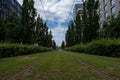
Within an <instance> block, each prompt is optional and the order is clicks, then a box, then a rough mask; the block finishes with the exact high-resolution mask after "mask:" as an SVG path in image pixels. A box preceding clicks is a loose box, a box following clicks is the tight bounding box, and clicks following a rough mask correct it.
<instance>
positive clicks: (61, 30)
mask: <svg viewBox="0 0 120 80" xmlns="http://www.w3.org/2000/svg"><path fill="white" fill-rule="evenodd" d="M66 30H67V27H63V26H61V25H59V26H57V27H55V28H53V29H51V31H52V35H53V40H55V41H56V42H57V45H58V46H60V45H61V43H62V41H63V40H65V33H66Z"/></svg>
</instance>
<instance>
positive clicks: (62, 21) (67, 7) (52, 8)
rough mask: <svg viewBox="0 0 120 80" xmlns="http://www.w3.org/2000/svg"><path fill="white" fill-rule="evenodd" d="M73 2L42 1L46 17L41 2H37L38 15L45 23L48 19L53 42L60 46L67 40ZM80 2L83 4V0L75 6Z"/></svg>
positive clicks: (60, 0)
mask: <svg viewBox="0 0 120 80" xmlns="http://www.w3.org/2000/svg"><path fill="white" fill-rule="evenodd" d="M22 1H23V0H18V2H19V3H20V4H22ZM73 1H74V0H42V3H43V5H44V9H45V13H46V16H45V14H44V11H43V8H42V6H41V3H40V0H35V8H36V9H37V13H38V14H40V16H41V17H42V18H43V20H44V21H46V20H47V19H48V21H47V25H48V27H49V29H50V30H51V31H52V35H53V40H55V41H56V44H57V45H58V46H60V45H61V42H62V41H63V40H65V33H66V30H67V28H68V21H69V20H71V19H72V17H73V16H72V15H70V14H71V12H73V11H71V7H72V5H73ZM78 2H79V3H81V0H75V4H76V3H78ZM46 17H47V19H46Z"/></svg>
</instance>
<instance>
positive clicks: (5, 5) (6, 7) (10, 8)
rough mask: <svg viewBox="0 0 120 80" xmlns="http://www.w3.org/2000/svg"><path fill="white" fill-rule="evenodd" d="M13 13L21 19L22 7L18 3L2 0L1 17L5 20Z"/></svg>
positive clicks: (0, 6)
mask: <svg viewBox="0 0 120 80" xmlns="http://www.w3.org/2000/svg"><path fill="white" fill-rule="evenodd" d="M13 13H15V14H16V16H18V17H21V14H22V6H21V5H20V4H19V3H18V1H17V0H2V2H1V3H0V17H1V18H2V19H4V20H5V19H6V18H8V17H9V16H10V15H12V14H13Z"/></svg>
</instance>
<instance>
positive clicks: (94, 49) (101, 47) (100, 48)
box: [65, 39, 120, 57]
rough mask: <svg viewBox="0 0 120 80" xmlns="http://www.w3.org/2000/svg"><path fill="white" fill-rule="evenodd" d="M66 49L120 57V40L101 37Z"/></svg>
mask: <svg viewBox="0 0 120 80" xmlns="http://www.w3.org/2000/svg"><path fill="white" fill-rule="evenodd" d="M65 50H67V51H73V52H80V53H89V54H95V55H103V56H112V57H120V40H117V39H100V40H95V41H92V42H90V43H87V44H79V45H76V46H73V47H69V48H66V49H65Z"/></svg>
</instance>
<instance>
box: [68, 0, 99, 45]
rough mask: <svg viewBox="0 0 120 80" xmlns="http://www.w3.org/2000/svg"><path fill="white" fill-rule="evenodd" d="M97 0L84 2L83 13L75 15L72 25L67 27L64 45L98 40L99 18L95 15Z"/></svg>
mask: <svg viewBox="0 0 120 80" xmlns="http://www.w3.org/2000/svg"><path fill="white" fill-rule="evenodd" d="M98 2H99V1H98V0H86V1H85V2H84V3H83V11H82V13H80V12H79V11H78V13H77V14H76V18H75V20H74V21H72V24H69V25H68V30H67V33H66V45H67V46H68V47H69V46H73V45H76V44H80V43H87V42H90V41H92V40H94V39H97V38H98V36H99V35H98V34H99V33H98V31H99V16H98V14H97V9H98Z"/></svg>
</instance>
